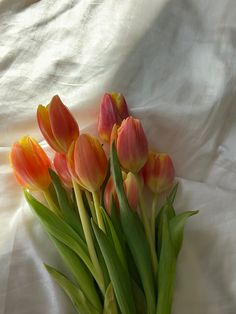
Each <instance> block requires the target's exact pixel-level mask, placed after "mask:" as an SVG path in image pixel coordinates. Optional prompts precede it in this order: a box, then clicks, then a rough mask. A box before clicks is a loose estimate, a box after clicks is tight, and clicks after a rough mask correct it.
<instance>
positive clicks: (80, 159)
mask: <svg viewBox="0 0 236 314" xmlns="http://www.w3.org/2000/svg"><path fill="white" fill-rule="evenodd" d="M74 162H75V164H74V169H75V172H76V175H77V178H78V179H79V181H81V183H82V185H84V186H85V187H86V188H87V189H88V190H89V191H90V192H94V191H97V190H98V189H99V187H100V186H101V184H102V183H103V181H104V180H105V177H106V173H107V167H108V162H107V157H106V155H105V152H104V150H103V148H102V145H101V144H100V143H99V141H98V140H97V139H96V138H94V137H92V136H91V135H89V134H82V135H80V136H79V138H78V139H77V141H76V143H75V150H74Z"/></svg>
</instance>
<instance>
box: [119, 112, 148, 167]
mask: <svg viewBox="0 0 236 314" xmlns="http://www.w3.org/2000/svg"><path fill="white" fill-rule="evenodd" d="M117 153H118V157H119V160H120V163H121V165H122V167H123V168H124V169H125V170H128V171H131V172H133V173H137V172H138V171H139V170H140V169H141V168H142V167H143V166H144V164H145V162H146V160H147V157H148V142H147V139H146V136H145V133H144V130H143V128H142V125H141V122H140V121H139V120H137V119H134V118H133V117H128V118H127V119H125V120H123V121H122V123H121V126H120V128H119V129H118V137H117Z"/></svg>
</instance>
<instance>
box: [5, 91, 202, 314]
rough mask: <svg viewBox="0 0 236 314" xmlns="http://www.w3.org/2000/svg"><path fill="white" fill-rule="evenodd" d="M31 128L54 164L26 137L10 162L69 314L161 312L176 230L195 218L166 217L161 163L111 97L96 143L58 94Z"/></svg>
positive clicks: (168, 177)
mask: <svg viewBox="0 0 236 314" xmlns="http://www.w3.org/2000/svg"><path fill="white" fill-rule="evenodd" d="M37 121H38V125H39V128H40V130H41V132H42V134H43V136H44V138H45V140H46V141H47V143H48V144H49V145H50V146H51V148H52V149H53V150H54V151H55V155H54V158H53V160H52V161H51V160H50V159H49V157H48V156H47V155H46V153H45V152H44V150H43V149H42V147H41V146H40V145H39V144H38V143H37V142H36V141H35V140H34V139H33V138H32V137H29V136H25V137H23V138H21V139H20V140H19V141H18V142H16V143H15V144H14V145H13V147H12V150H11V153H10V160H11V164H12V167H13V170H14V174H15V177H16V179H17V181H18V183H19V184H20V185H21V186H22V187H23V192H24V195H25V198H26V200H27V202H28V204H29V205H30V207H31V209H32V211H33V213H34V214H35V216H36V217H37V219H38V220H39V221H40V223H41V224H42V226H43V228H44V230H45V231H46V232H47V233H48V235H49V238H50V239H51V241H52V242H53V243H54V245H55V247H56V249H57V250H58V252H59V254H60V256H61V257H62V259H63V261H64V263H65V265H66V267H67V268H68V271H69V273H70V277H69V278H68V277H67V276H65V275H64V274H62V273H61V272H60V271H58V270H56V269H55V268H53V267H52V266H49V265H45V268H46V270H47V271H48V273H49V274H50V275H51V276H52V277H53V279H54V280H55V281H56V282H57V283H58V284H59V285H60V286H61V287H62V289H64V291H65V293H66V294H67V295H68V296H69V298H70V299H71V301H72V302H73V304H74V307H75V309H76V310H77V311H78V313H81V314H82V313H83V314H99V313H104V314H108V313H110V314H118V313H122V314H135V313H137V314H139V313H140V314H146V313H147V314H170V313H171V305H172V297H173V292H174V282H175V272H176V261H177V257H178V254H179V251H180V249H181V245H182V240H183V230H184V225H185V223H186V220H187V218H188V217H190V216H192V215H194V214H196V212H195V211H187V212H183V213H176V212H175V210H174V207H173V203H174V199H175V195H176V192H177V184H175V185H174V180H175V178H174V177H175V170H174V166H173V163H172V160H171V158H170V156H169V155H168V154H164V153H159V152H155V151H151V150H149V147H148V141H147V138H146V136H145V133H144V130H143V128H142V125H141V122H140V121H139V120H137V119H134V118H133V117H132V116H130V114H129V111H128V107H127V104H126V101H125V99H124V97H123V95H121V94H119V93H110V94H109V93H106V94H105V95H104V97H103V99H102V101H101V104H100V111H99V117H98V136H99V137H100V141H99V140H98V139H97V138H96V137H94V136H92V135H90V134H80V131H79V127H78V124H77V122H76V120H75V118H74V117H73V116H72V114H71V112H70V111H69V109H68V108H67V107H66V106H65V105H64V104H63V103H62V101H61V99H60V98H59V96H54V97H53V98H52V100H51V102H50V103H49V105H47V106H46V107H45V106H42V105H39V106H38V110H37ZM35 191H37V193H35ZM39 192H41V194H40V193H39ZM36 195H37V197H36ZM39 195H40V196H39ZM158 200H159V201H158ZM160 200H161V201H160Z"/></svg>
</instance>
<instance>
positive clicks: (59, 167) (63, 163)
mask: <svg viewBox="0 0 236 314" xmlns="http://www.w3.org/2000/svg"><path fill="white" fill-rule="evenodd" d="M53 164H54V168H55V170H56V172H57V174H58V175H59V177H60V178H61V180H62V182H63V183H64V184H65V185H66V186H68V187H71V186H72V179H71V174H70V172H69V169H68V166H67V159H66V155H65V154H62V153H56V154H55V156H54V160H53Z"/></svg>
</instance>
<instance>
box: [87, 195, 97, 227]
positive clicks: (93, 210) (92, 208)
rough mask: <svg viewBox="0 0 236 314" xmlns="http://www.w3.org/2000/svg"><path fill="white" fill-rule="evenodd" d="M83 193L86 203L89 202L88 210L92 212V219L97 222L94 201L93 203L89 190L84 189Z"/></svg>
mask: <svg viewBox="0 0 236 314" xmlns="http://www.w3.org/2000/svg"><path fill="white" fill-rule="evenodd" d="M85 195H86V198H87V201H88V204H89V208H90V212H91V214H92V217H93V220H94V221H95V222H97V217H96V212H95V207H94V203H93V200H92V196H91V194H90V192H89V191H87V190H85Z"/></svg>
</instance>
